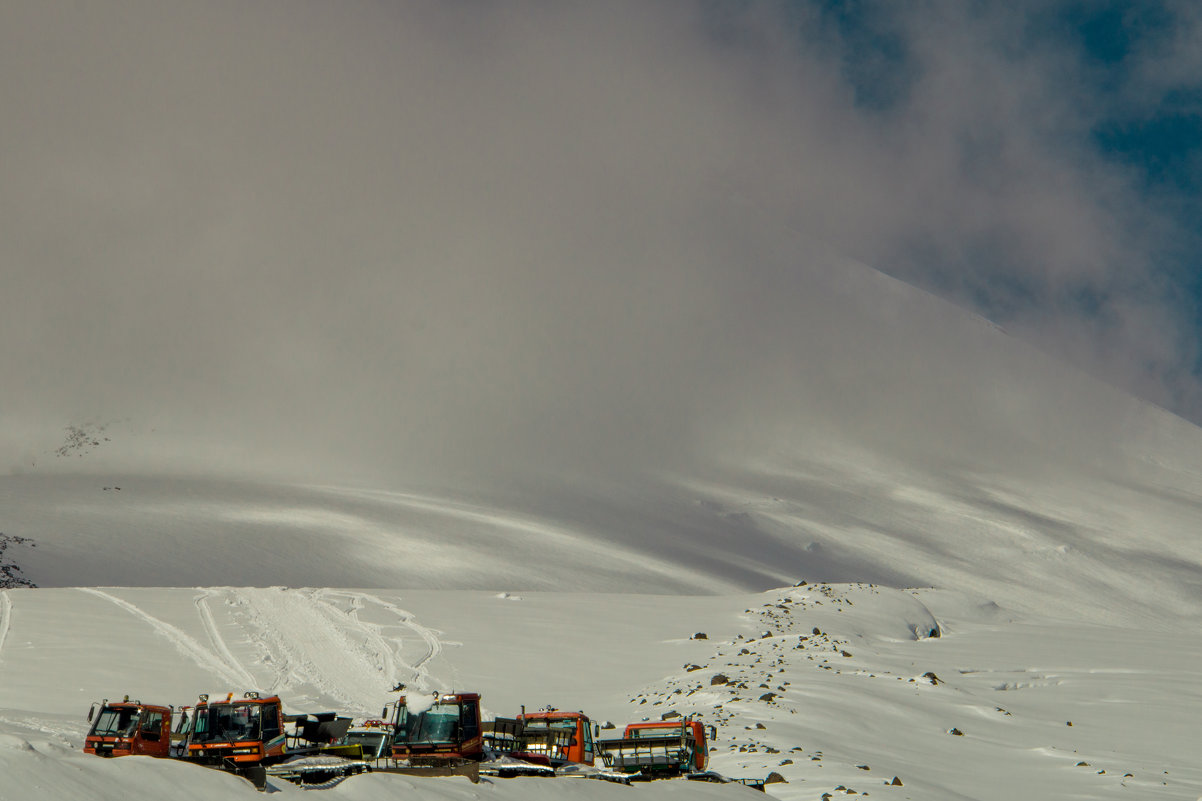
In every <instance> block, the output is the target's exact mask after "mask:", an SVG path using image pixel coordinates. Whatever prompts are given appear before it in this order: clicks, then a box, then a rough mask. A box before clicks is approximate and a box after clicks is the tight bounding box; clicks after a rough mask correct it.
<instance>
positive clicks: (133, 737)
mask: <svg viewBox="0 0 1202 801" xmlns="http://www.w3.org/2000/svg"><path fill="white" fill-rule="evenodd" d="M173 713H174V708H173V707H170V706H158V705H155V704H144V703H142V702H141V701H131V700H129V696H128V695H127V696H125V697H124V698H123V699H122V700H120V701H116V702H110V701H109V700H108V699H107V698H106V699H104V700H103V701H101V702H99V703H95V704H92V707H91V708H90V709H89V710H88V721H89V722H90V723H91V724H92V726H91V728H90V729H89V730H88V734H87V737H85V738H84V743H83V750H84V752H85V753H88V754H95V755H96V756H102V757H119V756H152V757H169V756H171V755H172V754H171V718H172V715H173Z"/></svg>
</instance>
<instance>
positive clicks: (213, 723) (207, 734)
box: [192, 703, 263, 743]
mask: <svg viewBox="0 0 1202 801" xmlns="http://www.w3.org/2000/svg"><path fill="white" fill-rule="evenodd" d="M262 730H263V727H262V710H261V705H260V704H252V703H230V704H210V705H209V706H202V707H198V708H197V710H196V712H195V719H194V721H193V724H192V742H194V743H215V742H235V741H237V740H260V739H262V736H263V735H262Z"/></svg>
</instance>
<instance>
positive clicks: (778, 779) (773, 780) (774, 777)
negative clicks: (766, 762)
mask: <svg viewBox="0 0 1202 801" xmlns="http://www.w3.org/2000/svg"><path fill="white" fill-rule="evenodd" d="M788 783H789V781H788V780H787V779H786V778H785V777H784V776H782V775H780V774H779V773H777V772H776V771H772V772H771V773H769V774H768V778H766V779H764V784H788Z"/></svg>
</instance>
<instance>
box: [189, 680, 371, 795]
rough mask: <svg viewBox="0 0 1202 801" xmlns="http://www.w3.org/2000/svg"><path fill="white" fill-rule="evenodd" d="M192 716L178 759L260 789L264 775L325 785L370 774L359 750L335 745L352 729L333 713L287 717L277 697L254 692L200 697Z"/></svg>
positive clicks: (264, 786) (261, 788)
mask: <svg viewBox="0 0 1202 801" xmlns="http://www.w3.org/2000/svg"><path fill="white" fill-rule="evenodd" d="M190 712H191V715H190V718H189V720H188V723H187V726H186V727H185V729H184V731H183V738H184V743H185V746H184V752H183V754H182V755H181V758H182V759H185V760H188V761H190V762H194V763H196V764H200V765H205V766H206V767H212V768H220V769H223V770H227V771H229V772H230V773H234V774H236V775H238V776H242V777H243V778H245V779H247V780H248V781H250V782H251V783H252V784H253V785H255V787H257V788H258V789H259V790H264V789H266V786H267V777H268V775H274V776H278V777H280V778H283V779H287V780H288V781H291V782H294V783H297V784H305V785H326V786H328V785H332V784H335V783H337V782H339V781H341V780H342V779H344V778H346V777H347V776H351V775H354V774H356V773H362V772H364V771H366V770H367V769H368V765H367V763H366V762H364V761H363V760H362V759H361V751H360V749H359V748H358V747H357V746H356V747H355V748H354V749H340V748H338V747H335V746H334V745H333V744H334V743H335V741H337V740H338V738H339V737H341V736H342V735H343V734H344V733H345V732H346V730H347V728H349V726H350V718H347V717H338V716H337V715H336V714H335V713H333V712H324V713H319V714H315V715H287V714H285V713H284V711H283V704H282V702H281V701H280V698H279V696H278V695H271V696H265V697H264V696H260V695H259V693H257V692H248V693H246V694H244V695H243V696H242V697H241V698H234V696H233V693H230V694H228V695H227V696H226V697H225V699H224V700H211V699H210V697H209V696H208V695H201V696H200V700H199V702H197V704H196V706H194V707H192V708H191V710H190Z"/></svg>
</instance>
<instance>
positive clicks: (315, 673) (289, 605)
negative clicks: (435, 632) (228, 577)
mask: <svg viewBox="0 0 1202 801" xmlns="http://www.w3.org/2000/svg"><path fill="white" fill-rule="evenodd" d="M227 592H229V593H230V595H231V598H232V599H233V601H234V603H235V605H237V606H239V607H241V609H242V611H243V614H244V620H243V621H239V622H240V624H241V625H243V626H244V627H245V628H246V630H247V633H248V635H249V636H250V637H251V639H252V640H254V641H255V642H257V643H259V644H260V646H262V647H263V649H264V651H265V662H266V663H269V664H270V665H271V669H272V670H273V671H275V683H274V686H272V687H271V688H270V689H271V692H273V693H281V694H283V693H290V694H293V695H294V697H296V698H297V700H298V701H300V700H302V697H305V696H308V697H309V700H312V701H317V700H318V699H315V698H312V695H311V692H310V691H311V690H316V691H317V693H319V694H321V695H323V696H326V699H322V700H323V702H324V701H326V700H330V701H334V702H336V703H338V704H340V705H341V706H342V707H343V708H346V709H349V710H358V711H360V712H363V713H365V714H366V713H367V712H368V711H369V710H373V709H375V708H377V707H378V706H379V704H380V703H381V700H382V698H383V695H384V693H386V692H387V691H388V690H390V689H391V687H392V685H391V684H389V681H390V680H391V679H392V678H393V675H394V673H395V670H396V667H395V661H394V657H393V654H392V652H391V648H390V647H389V646H388V643H387V641H386V639H385V638H384V636H383V635H382V634H380V632H379V627H378V626H372V625H368V624H366V623H363V622H362V621H361V620H359V618H358V615H357V614H347V613H346V612H344V611H342V610H341V609H339V608H337V607H336V606H335V605H334V604H333V603H331V601H330V600H329V599H331V598H332V597H335V596H333V595H332V594H326V591H324V590H295V589H283V588H265V589H259V588H243V589H239V590H232V589H231V590H227ZM341 597H349V598H352V612H354V611H355V608H354V604H355V603H359V604H360V605H361V603H362V601H356V600H354V599H355V598H356V597H357V594H354V593H347V594H345V596H341Z"/></svg>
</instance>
